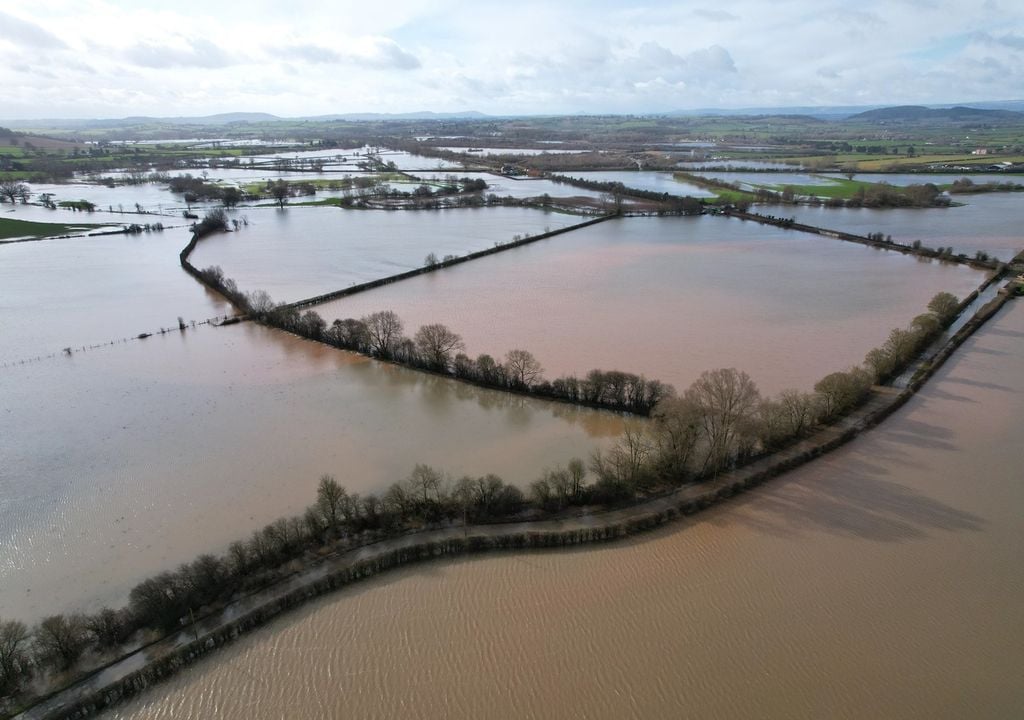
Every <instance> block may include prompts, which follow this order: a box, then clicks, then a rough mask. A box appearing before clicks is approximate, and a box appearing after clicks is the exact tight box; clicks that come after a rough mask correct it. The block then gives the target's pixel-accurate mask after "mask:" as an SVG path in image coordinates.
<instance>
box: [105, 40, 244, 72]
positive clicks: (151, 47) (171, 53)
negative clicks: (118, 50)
mask: <svg viewBox="0 0 1024 720" xmlns="http://www.w3.org/2000/svg"><path fill="white" fill-rule="evenodd" d="M124 57H125V58H126V59H128V60H129V61H131V62H133V63H135V64H136V65H140V66H142V67H147V68H157V69H163V68H178V67H184V68H189V67H194V68H207V69H210V68H222V67H228V66H229V65H233V64H235V62H236V61H235V60H234V59H232V58H231V56H230V55H229V54H228V53H226V52H224V51H223V50H222V49H221V48H220V47H218V46H217V45H215V44H213V43H212V42H210V41H209V40H205V39H202V38H200V39H195V40H193V39H186V40H183V41H181V42H178V43H174V44H155V43H149V42H139V43H136V44H135V45H133V46H132V47H130V48H128V49H127V50H125V51H124Z"/></svg>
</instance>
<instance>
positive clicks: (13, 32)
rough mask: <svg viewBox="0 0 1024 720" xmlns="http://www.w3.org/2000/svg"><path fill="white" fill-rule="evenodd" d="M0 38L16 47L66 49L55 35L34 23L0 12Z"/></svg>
mask: <svg viewBox="0 0 1024 720" xmlns="http://www.w3.org/2000/svg"><path fill="white" fill-rule="evenodd" d="M0 38H7V39H8V40H10V41H11V42H13V43H15V44H16V45H24V46H26V47H37V48H66V47H67V45H66V44H65V43H64V41H63V40H61V39H60V38H58V37H57V36H56V35H54V34H52V33H50V32H49V31H48V30H44V29H43V28H41V27H39V26H38V25H36V24H35V23H30V22H28V21H27V20H22V19H21V18H16V17H14V16H13V15H8V14H7V13H5V12H0Z"/></svg>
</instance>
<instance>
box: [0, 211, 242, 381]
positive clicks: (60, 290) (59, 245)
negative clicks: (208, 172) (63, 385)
mask: <svg viewBox="0 0 1024 720" xmlns="http://www.w3.org/2000/svg"><path fill="white" fill-rule="evenodd" d="M19 210H20V208H19ZM76 215H78V216H81V215H82V213H76ZM189 237H191V234H190V233H189V231H188V230H186V229H184V228H181V229H177V230H165V231H164V232H162V233H148V234H147V233H143V234H140V235H105V236H102V237H80V238H51V239H47V240H41V241H39V242H30V243H17V244H11V245H2V246H0V288H3V291H2V292H0V328H2V334H3V342H2V343H0V364H3V363H9V362H12V361H19V360H25V359H29V358H34V357H37V356H39V355H49V354H51V353H58V352H60V351H61V350H62V349H63V348H66V347H72V348H75V349H77V348H80V347H81V346H83V345H96V344H100V343H108V342H110V341H111V340H116V341H120V340H122V339H124V338H134V337H136V336H137V335H138V334H139V333H143V332H146V333H152V332H156V331H158V330H160V328H171V327H174V328H177V326H178V318H179V317H181V318H183V319H184V320H186V321H187V322H190V321H192V320H196V321H201V320H205V319H206V318H210V317H214V316H219V315H224V314H233V312H232V310H231V308H230V306H229V305H228V304H227V303H226V302H224V301H223V300H222V299H221V298H220V297H219V296H217V295H214V294H212V293H209V292H207V291H206V290H205V289H204V288H202V287H201V286H199V285H198V284H197V283H196V281H195V280H193V279H192V278H191V277H189V275H187V274H186V273H185V271H184V270H182V269H181V267H179V265H178V253H179V252H181V249H182V248H183V247H185V245H186V244H187V243H188V240H189Z"/></svg>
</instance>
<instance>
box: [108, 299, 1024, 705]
mask: <svg viewBox="0 0 1024 720" xmlns="http://www.w3.org/2000/svg"><path fill="white" fill-rule="evenodd" d="M1022 364H1024V305H1021V304H1020V303H1019V302H1018V303H1016V304H1014V305H1011V306H1010V307H1009V308H1008V309H1006V310H1004V311H1003V313H1002V314H1001V315H1000V316H998V317H997V318H995V319H994V320H993V321H992V322H991V323H990V325H988V326H986V328H984V329H983V330H982V331H981V332H980V333H979V334H978V335H977V336H975V338H973V339H971V340H969V341H968V342H967V343H966V344H965V345H964V347H963V348H962V349H961V350H960V351H959V353H958V355H956V356H955V357H954V359H953V360H952V361H951V362H950V363H949V364H948V365H947V366H946V367H945V368H943V369H942V370H941V371H940V372H939V374H938V375H937V377H936V378H935V379H934V380H933V381H932V383H931V384H929V385H928V386H926V387H925V389H924V390H923V391H922V393H921V394H920V395H919V396H918V397H916V398H915V399H913V400H911V402H910V403H909V404H908V405H907V406H905V407H904V408H903V409H902V410H900V411H899V412H898V413H897V414H896V415H894V416H893V417H892V418H890V419H889V420H887V421H886V423H885V424H883V425H882V426H881V427H880V428H878V429H876V430H873V431H872V432H870V433H869V434H867V435H865V436H863V437H862V438H860V439H858V440H855V441H854V442H853V443H851V444H850V445H848V446H847V447H845V448H843V449H841V450H839V451H837V452H835V453H833V454H831V455H829V456H827V457H826V458H823V459H822V460H819V461H816V462H814V463H812V464H810V465H807V466H805V467H804V468H802V469H800V470H798V471H796V472H794V473H792V474H790V475H788V476H786V477H785V478H781V479H778V480H775V481H772V482H771V483H770V484H768V485H766V486H764V487H762V488H760V489H758V490H756V491H753V492H751V493H749V494H747V495H744V496H742V497H740V498H738V499H734V500H732V501H730V502H728V503H726V504H724V505H721V506H718V507H716V508H714V509H712V510H710V511H707V512H705V513H703V514H701V515H698V516H695V517H694V518H693V519H691V520H688V521H685V522H683V523H681V524H679V525H676V526H672V527H669V528H667V529H665V530H663V531H659V532H656V533H654V534H652V535H650V536H647V537H644V538H641V539H639V540H636V541H629V542H627V543H623V544H621V545H617V546H612V547H600V548H589V549H582V550H579V551H561V552H544V553H530V554H525V553H524V554H518V555H507V556H494V557H483V558H476V559H468V560H463V561H459V562H438V563H431V564H428V565H421V566H416V567H412V568H409V569H405V570H400V571H397V572H393V573H390V574H388V575H385V576H382V577H380V578H376V579H373V580H370V581H367V582H365V583H362V584H360V585H358V586H355V587H352V588H349V589H346V590H343V591H341V592H339V593H337V594H336V595H334V596H331V597H327V598H324V599H321V600H319V601H316V602H314V603H312V604H310V605H309V606H307V607H305V608H303V609H301V610H299V611H296V612H293V613H291V614H289V615H287V616H285V617H283V618H281V619H279V620H278V621H276V622H274V623H272V624H271V625H269V626H268V627H266V628H264V629H262V630H260V631H257V632H255V633H254V634H253V635H251V636H249V637H246V638H244V639H242V640H240V641H238V642H237V643H236V644H234V645H232V646H230V647H228V648H226V649H224V650H221V651H218V652H217V653H216V654H214V655H213V656H212V657H211V658H210V659H209V660H204V661H202V662H200V663H199V664H198V665H196V666H194V667H192V668H191V669H189V670H187V671H185V672H183V673H181V674H180V675H178V676H177V677H175V678H174V679H172V680H171V681H169V682H168V683H167V684H165V685H161V686H158V687H157V688H155V689H153V690H150V691H149V692H148V693H146V694H144V695H143V696H142V697H140V698H139V699H137V700H135V701H133V702H132V703H130V704H128V705H125V706H123V707H122V708H119V709H116V710H115V711H113V712H111V713H108V717H112V718H120V719H125V720H127V719H129V718H131V719H132V720H141V719H144V718H153V719H157V718H182V719H192V718H196V719H198V718H205V717H211V716H214V715H216V716H217V717H223V718H250V717H261V718H264V717H265V718H270V717H302V716H339V717H340V716H350V717H381V718H383V717H396V716H403V717H414V718H420V717H422V718H435V717H451V716H458V717H474V718H507V717H531V718H655V717H721V718H794V719H799V720H804V719H806V720H812V719H813V720H816V719H818V718H823V717H829V718H850V719H851V720H859V719H861V718H882V717H885V718H907V719H921V720H926V719H927V720H936V719H940V718H942V719H945V718H950V719H952V718H963V717H978V718H981V717H985V718H1010V717H1016V716H1017V715H1018V714H1019V711H1020V708H1021V707H1024V685H1022V684H1021V682H1020V667H1021V666H1022V664H1024V618H1022V615H1021V613H1020V608H1021V606H1022V604H1024V570H1022V569H1024V566H1022V565H1021V563H1020V548H1021V546H1022V544H1024V527H1022V525H1021V522H1020V507H1021V504H1022V503H1024V485H1022V484H1021V483H1020V481H1019V472H1018V471H1017V467H1018V466H1019V457H1018V452H1017V450H1018V449H1019V447H1020V446H1021V444H1022V443H1024V432H1022V429H1021V423H1020V421H1019V420H1020V418H1021V417H1022V416H1024V383H1022V376H1021V373H1020V368H1021V366H1022Z"/></svg>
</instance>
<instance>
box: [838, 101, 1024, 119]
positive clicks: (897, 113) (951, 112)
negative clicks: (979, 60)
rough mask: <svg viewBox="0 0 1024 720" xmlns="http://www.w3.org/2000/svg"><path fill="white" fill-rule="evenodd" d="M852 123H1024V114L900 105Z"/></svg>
mask: <svg viewBox="0 0 1024 720" xmlns="http://www.w3.org/2000/svg"><path fill="white" fill-rule="evenodd" d="M847 120H848V121H850V122H858V121H859V122H878V123H881V122H987V123H991V122H1022V121H1024V113H1020V112H1016V111H1013V110H988V109H983V108H973V107H965V106H963V105H957V106H955V107H951V108H929V107H924V106H923V105H900V106H897V107H887V108H878V109H877V110H868V111H867V112H862V113H857V114H856V115H851V116H850V117H848V118H847Z"/></svg>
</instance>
